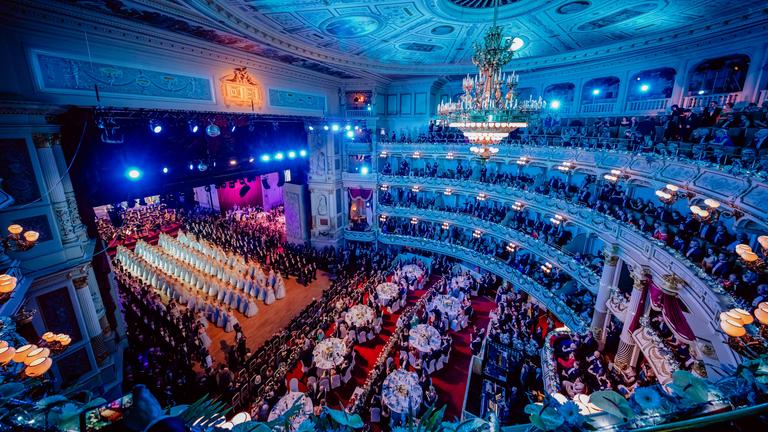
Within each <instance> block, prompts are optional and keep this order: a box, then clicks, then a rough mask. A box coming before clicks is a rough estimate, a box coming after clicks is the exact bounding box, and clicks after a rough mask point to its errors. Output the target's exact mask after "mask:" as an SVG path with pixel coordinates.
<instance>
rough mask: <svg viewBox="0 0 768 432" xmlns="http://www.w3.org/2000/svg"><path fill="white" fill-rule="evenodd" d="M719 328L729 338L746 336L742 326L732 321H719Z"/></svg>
mask: <svg viewBox="0 0 768 432" xmlns="http://www.w3.org/2000/svg"><path fill="white" fill-rule="evenodd" d="M720 328H721V329H723V331H724V332H725V334H727V335H728V336H730V337H742V336H744V335H745V334H747V331H746V330H745V329H744V326H743V325H741V323H739V322H737V321H734V320H732V319H727V320H724V321H720Z"/></svg>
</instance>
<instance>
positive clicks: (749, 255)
mask: <svg viewBox="0 0 768 432" xmlns="http://www.w3.org/2000/svg"><path fill="white" fill-rule="evenodd" d="M740 256H741V259H743V260H744V262H745V263H747V264H752V263H754V262H756V261H757V260H758V259H760V258H759V257H758V256H757V254H756V253H754V252H752V251H748V252H744V253H742V254H741V255H740Z"/></svg>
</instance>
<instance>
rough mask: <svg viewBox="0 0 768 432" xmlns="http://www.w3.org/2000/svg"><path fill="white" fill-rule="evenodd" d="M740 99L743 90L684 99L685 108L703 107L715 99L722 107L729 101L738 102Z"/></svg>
mask: <svg viewBox="0 0 768 432" xmlns="http://www.w3.org/2000/svg"><path fill="white" fill-rule="evenodd" d="M739 99H741V92H735V93H717V94H702V95H696V96H687V97H686V98H685V99H684V100H683V108H703V107H706V106H707V105H709V103H710V102H713V101H714V102H717V104H718V105H720V106H721V107H722V106H724V105H725V104H727V103H736V102H738V101H739Z"/></svg>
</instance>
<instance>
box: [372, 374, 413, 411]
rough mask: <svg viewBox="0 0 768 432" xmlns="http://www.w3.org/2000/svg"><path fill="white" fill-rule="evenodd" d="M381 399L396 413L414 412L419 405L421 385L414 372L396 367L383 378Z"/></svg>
mask: <svg viewBox="0 0 768 432" xmlns="http://www.w3.org/2000/svg"><path fill="white" fill-rule="evenodd" d="M381 399H382V401H383V402H384V404H386V405H387V406H388V407H389V409H391V410H392V411H394V412H397V413H414V412H416V411H418V409H419V405H421V387H420V386H419V377H418V376H417V375H416V373H415V372H407V371H405V370H403V369H397V370H396V371H394V372H392V373H391V374H389V376H387V377H386V378H385V379H384V385H383V387H382V390H381Z"/></svg>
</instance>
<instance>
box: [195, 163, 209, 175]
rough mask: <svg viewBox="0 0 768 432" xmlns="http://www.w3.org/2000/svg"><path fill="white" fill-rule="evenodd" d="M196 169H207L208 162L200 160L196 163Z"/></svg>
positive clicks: (201, 170)
mask: <svg viewBox="0 0 768 432" xmlns="http://www.w3.org/2000/svg"><path fill="white" fill-rule="evenodd" d="M197 169H198V170H199V171H200V172H203V171H205V170H207V169H208V164H207V163H205V162H202V161H201V162H200V163H199V164H197Z"/></svg>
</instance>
